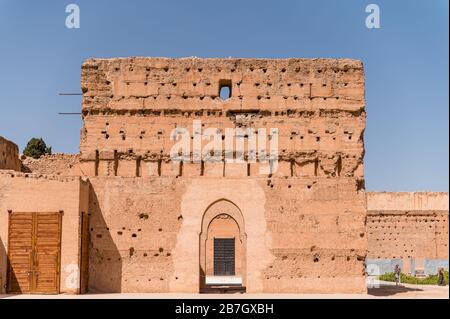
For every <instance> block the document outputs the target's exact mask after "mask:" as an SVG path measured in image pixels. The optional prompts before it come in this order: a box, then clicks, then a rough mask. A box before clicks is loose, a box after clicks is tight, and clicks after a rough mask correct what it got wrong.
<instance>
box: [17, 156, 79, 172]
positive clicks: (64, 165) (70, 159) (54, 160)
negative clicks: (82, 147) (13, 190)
mask: <svg viewBox="0 0 450 319" xmlns="http://www.w3.org/2000/svg"><path fill="white" fill-rule="evenodd" d="M79 158H80V155H79V154H52V155H43V156H41V157H40V158H38V159H35V158H32V157H25V158H24V159H23V160H22V163H23V171H24V172H27V173H34V174H44V175H62V176H82V175H84V174H83V172H82V171H81V170H80V160H79Z"/></svg>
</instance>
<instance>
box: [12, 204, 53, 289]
mask: <svg viewBox="0 0 450 319" xmlns="http://www.w3.org/2000/svg"><path fill="white" fill-rule="evenodd" d="M61 218H62V214H61V213H57V212H55V213H18V212H11V213H10V214H9V239H8V292H9V293H24V294H27V293H28V294H57V293H59V278H60V267H61V266H60V265H61Z"/></svg>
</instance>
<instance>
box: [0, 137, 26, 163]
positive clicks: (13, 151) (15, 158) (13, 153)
mask: <svg viewBox="0 0 450 319" xmlns="http://www.w3.org/2000/svg"><path fill="white" fill-rule="evenodd" d="M21 165H22V164H21V162H20V160H19V148H18V147H17V145H16V144H14V143H13V142H11V141H8V140H7V139H5V138H3V137H1V136H0V169H11V170H15V171H20V169H21Z"/></svg>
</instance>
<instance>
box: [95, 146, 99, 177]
mask: <svg viewBox="0 0 450 319" xmlns="http://www.w3.org/2000/svg"><path fill="white" fill-rule="evenodd" d="M99 157H100V156H99V151H98V150H95V176H98V166H99V164H100V159H99Z"/></svg>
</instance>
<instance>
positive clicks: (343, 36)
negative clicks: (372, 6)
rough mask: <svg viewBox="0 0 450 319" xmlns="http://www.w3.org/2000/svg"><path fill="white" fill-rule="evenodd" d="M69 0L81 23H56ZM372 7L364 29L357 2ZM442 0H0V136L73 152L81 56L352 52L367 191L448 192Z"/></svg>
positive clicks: (446, 72) (444, 2) (445, 14)
mask: <svg viewBox="0 0 450 319" xmlns="http://www.w3.org/2000/svg"><path fill="white" fill-rule="evenodd" d="M69 3H76V4H78V5H79V7H80V11H81V28H80V29H67V28H66V27H65V19H66V16H67V14H66V13H65V7H66V5H67V4H69ZM369 3H376V4H378V5H379V6H380V9H381V28H380V29H367V28H366V26H365V19H366V16H367V13H366V12H365V7H366V5H367V4H369ZM448 6H449V5H448V1H447V0H424V1H419V0H415V1H414V0H408V1H400V0H396V1H392V0H390V1H375V0H368V1H362V0H358V1H357V0H346V1H342V0H327V1H326V0H319V1H318V0H314V1H313V0H311V1H281V0H279V1H274V0H270V1H266V0H257V1H256V0H254V1H244V0H227V1H213V0H205V1H197V0H189V1H186V0H184V1H181V0H180V1H173V0H172V1H171V0H165V1H162V0H161V1H137V0H134V1H133V0H129V1H117V0H115V1H112V0H90V1H87V0H84V1H83V0H78V1H76V0H72V1H62V0H42V1H21V0H0V72H1V73H0V108H1V109H0V135H2V136H5V137H6V138H8V139H10V140H13V141H14V142H16V143H17V144H18V145H19V147H20V149H21V151H22V150H23V147H24V146H25V144H26V142H27V141H28V139H29V138H31V137H33V136H36V137H43V138H44V139H45V141H47V142H48V144H50V145H51V146H52V147H53V150H54V152H67V153H77V152H78V144H79V130H80V127H81V119H80V118H79V117H77V116H72V117H71V116H65V117H64V116H58V115H57V113H58V112H79V111H80V108H81V98H80V97H79V96H75V97H62V96H58V94H57V93H58V92H61V91H64V92H79V91H80V66H81V63H82V61H83V60H84V59H86V58H89V57H120V56H167V57H183V56H199V57H228V56H232V57H268V58H275V57H280V58H283V57H330V58H335V57H336V58H337V57H349V58H357V59H361V60H363V61H364V64H365V72H366V98H367V113H368V117H367V129H366V134H365V142H366V158H365V168H366V186H367V189H368V190H371V191H372V190H377V191H379V190H386V191H416V190H429V191H448V185H449V182H448V181H449V180H448V175H449V135H448V134H449V89H448V85H449V42H448V36H449V35H448V10H449V8H448Z"/></svg>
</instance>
